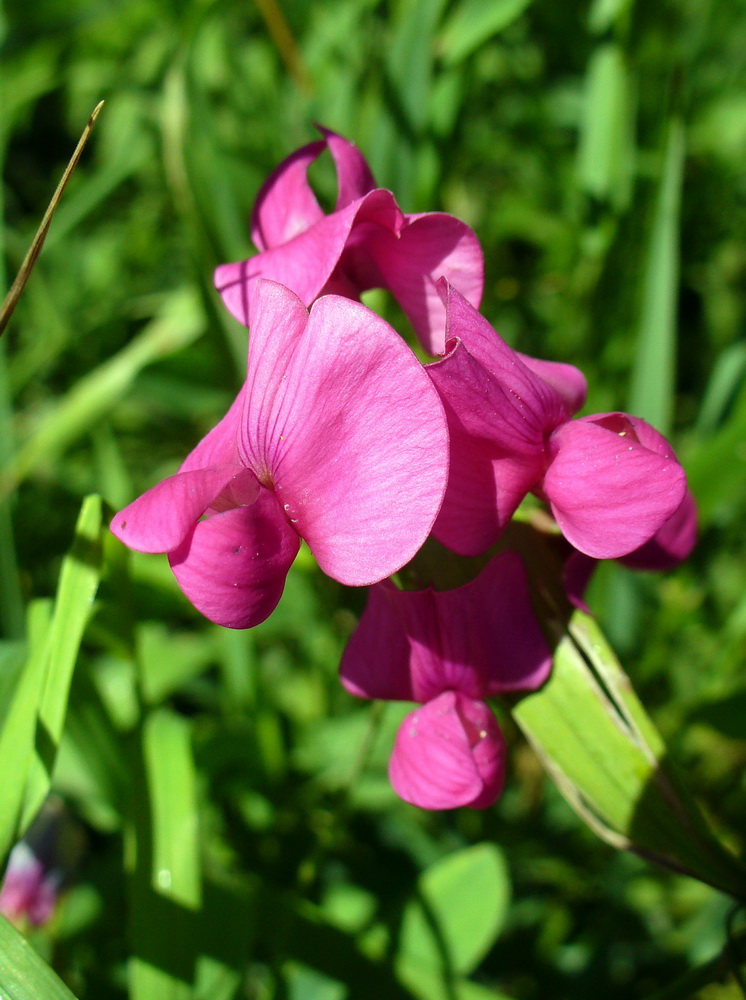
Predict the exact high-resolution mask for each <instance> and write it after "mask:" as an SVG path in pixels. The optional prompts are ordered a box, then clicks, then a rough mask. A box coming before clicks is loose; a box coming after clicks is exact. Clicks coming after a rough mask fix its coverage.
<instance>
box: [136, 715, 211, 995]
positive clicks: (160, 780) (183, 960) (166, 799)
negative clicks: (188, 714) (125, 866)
mask: <svg viewBox="0 0 746 1000" xmlns="http://www.w3.org/2000/svg"><path fill="white" fill-rule="evenodd" d="M142 767H143V771H144V779H145V788H146V789H147V796H143V795H140V796H139V797H138V798H137V800H136V801H135V803H134V805H135V817H134V818H135V823H134V827H133V829H132V831H131V835H130V836H131V843H132V846H133V847H134V855H135V857H134V864H132V865H131V880H130V886H131V892H132V924H131V934H132V946H133V955H132V959H131V962H130V988H131V994H130V995H131V997H132V1000H187V998H191V997H193V995H194V993H193V983H194V975H195V960H196V956H197V953H198V942H197V926H198V923H197V922H198V914H199V911H200V908H201V905H202V886H201V868H200V851H199V838H198V830H197V803H196V775H195V770H194V761H193V759H192V749H191V729H190V726H189V723H188V722H187V721H186V720H184V719H182V718H181V717H180V716H178V715H176V714H175V713H174V712H172V711H170V710H167V709H159V710H157V711H155V712H153V713H151V714H150V715H149V716H148V718H147V719H146V721H145V724H144V726H143V730H142Z"/></svg>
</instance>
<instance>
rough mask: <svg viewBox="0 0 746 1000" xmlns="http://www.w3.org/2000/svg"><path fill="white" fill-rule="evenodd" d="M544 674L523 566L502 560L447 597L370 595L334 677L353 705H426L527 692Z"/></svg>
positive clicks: (388, 589) (544, 650)
mask: <svg viewBox="0 0 746 1000" xmlns="http://www.w3.org/2000/svg"><path fill="white" fill-rule="evenodd" d="M550 668H551V657H550V653H549V649H548V647H547V644H546V642H545V640H544V637H543V635H542V632H541V630H540V628H539V625H538V622H537V621H536V617H535V615H534V612H533V608H532V605H531V597H530V593H529V588H528V581H527V579H526V574H525V572H524V569H523V564H522V562H521V559H520V557H519V556H518V555H517V554H516V553H515V552H503V553H501V554H500V555H498V556H496V557H495V558H494V559H492V560H491V561H490V562H489V563H488V564H487V566H486V567H485V568H484V569H483V570H482V572H481V573H480V574H479V575H478V576H477V577H476V578H475V579H474V580H472V581H471V582H469V583H467V584H465V585H464V586H462V587H457V588H455V589H453V590H444V591H434V590H432V589H427V590H416V591H404V590H398V589H397V588H396V587H394V585H393V584H392V583H391V582H389V581H385V582H383V583H380V584H378V585H377V586H375V587H372V588H371V590H370V596H369V599H368V604H367V606H366V608H365V611H364V612H363V615H362V617H361V619H360V623H359V625H358V627H357V629H356V630H355V632H354V633H353V635H352V637H351V638H350V641H349V643H348V645H347V649H346V650H345V652H344V655H343V657H342V663H341V666H340V675H341V678H342V683H343V684H344V686H345V687H346V688H347V690H348V691H349V692H350V693H351V694H354V695H357V696H358V697H364V698H383V699H386V700H403V701H408V700H412V701H419V702H426V701H429V700H430V699H432V698H435V697H437V695H439V694H441V693H442V692H443V691H445V690H448V689H452V690H455V691H459V692H461V693H462V694H464V695H468V696H469V697H471V698H484V697H487V696H488V695H493V694H500V693H503V692H507V691H528V690H533V689H534V688H537V687H539V686H540V685H541V684H543V683H544V681H545V680H546V678H547V676H548V675H549V670H550Z"/></svg>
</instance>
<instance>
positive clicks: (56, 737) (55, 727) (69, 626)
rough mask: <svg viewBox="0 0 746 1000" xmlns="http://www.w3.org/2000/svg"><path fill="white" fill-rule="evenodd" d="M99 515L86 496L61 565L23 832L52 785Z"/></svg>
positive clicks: (89, 595) (91, 587)
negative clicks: (70, 545)
mask: <svg viewBox="0 0 746 1000" xmlns="http://www.w3.org/2000/svg"><path fill="white" fill-rule="evenodd" d="M102 518H103V510H102V502H101V497H98V496H90V497H86V499H85V500H84V501H83V506H82V508H81V511H80V515H79V517H78V523H77V524H76V526H75V538H74V541H73V545H72V548H71V549H70V553H69V554H68V555H67V556H66V557H65V560H64V561H63V563H62V569H61V571H60V582H59V586H58V588H57V596H56V598H55V603H54V613H53V616H52V623H51V627H50V630H49V638H48V642H47V648H46V650H45V660H46V664H45V670H44V673H45V676H44V687H43V691H42V694H41V701H40V704H39V711H38V718H37V725H36V737H35V753H34V756H33V757H32V760H31V769H30V772H29V778H28V783H27V787H26V795H25V800H24V807H23V814H22V817H21V830H22V831H23V830H25V829H26V828H27V827H28V826H29V825H30V823H31V821H32V820H33V818H34V816H35V815H36V813H37V812H38V809H39V807H40V806H41V804H42V802H43V801H44V798H45V797H46V795H47V793H48V791H49V788H50V786H51V783H52V773H53V770H54V763H55V760H56V757H57V750H58V748H59V745H60V740H61V739H62V728H63V725H64V722H65V714H66V711H67V702H68V697H69V694H70V683H71V681H72V675H73V670H74V668H75V664H76V661H77V658H78V651H79V649H80V643H81V640H82V638H83V632H84V630H85V626H86V623H87V621H88V617H89V615H90V612H91V607H92V605H93V598H94V597H95V594H96V590H97V589H98V583H99V580H100V577H101V569H102V551H103V548H102V543H101V525H102Z"/></svg>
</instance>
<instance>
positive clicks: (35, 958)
mask: <svg viewBox="0 0 746 1000" xmlns="http://www.w3.org/2000/svg"><path fill="white" fill-rule="evenodd" d="M0 996H2V998H3V1000H41V998H42V997H43V998H44V1000H75V997H74V995H73V994H72V993H71V992H70V990H69V989H68V988H67V986H65V984H64V983H63V982H62V980H61V979H60V978H59V976H57V975H56V973H54V972H53V971H52V969H50V967H49V966H48V965H47V963H46V962H45V961H44V960H43V959H42V958H41V957H40V956H39V955H38V954H37V953H36V951H35V950H34V949H33V947H32V946H31V945H30V944H29V942H28V941H27V940H26V938H25V937H23V935H22V934H20V933H19V932H18V931H17V930H16V929H15V927H13V925H12V924H11V923H9V922H8V921H7V920H6V919H5V917H2V916H0Z"/></svg>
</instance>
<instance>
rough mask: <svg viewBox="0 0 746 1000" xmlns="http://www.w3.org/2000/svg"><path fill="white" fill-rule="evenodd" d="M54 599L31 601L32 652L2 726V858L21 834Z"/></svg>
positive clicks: (0, 789) (0, 816)
mask: <svg viewBox="0 0 746 1000" xmlns="http://www.w3.org/2000/svg"><path fill="white" fill-rule="evenodd" d="M50 623H51V602H49V601H34V602H33V603H32V604H31V605H29V612H28V631H29V655H28V659H27V661H26V665H25V667H24V669H23V673H22V674H21V676H20V678H19V680H18V683H17V685H16V688H15V691H14V692H13V700H12V702H11V703H10V706H9V708H8V710H7V712H6V715H5V718H4V720H3V726H2V729H0V774H3V775H5V776H6V777H5V780H3V781H0V859H3V858H5V857H6V856H7V854H8V852H9V851H10V849H11V847H12V846H13V844H14V843H15V842H16V840H17V839H18V838H19V836H20V831H19V827H20V819H21V810H22V808H23V800H24V796H25V794H26V786H27V782H28V775H29V770H30V767H31V760H32V758H33V754H34V740H35V736H36V722H37V714H38V710H39V702H40V700H41V696H42V690H43V685H44V671H45V667H46V655H45V654H46V647H47V641H46V640H47V635H48V632H49V628H50Z"/></svg>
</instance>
